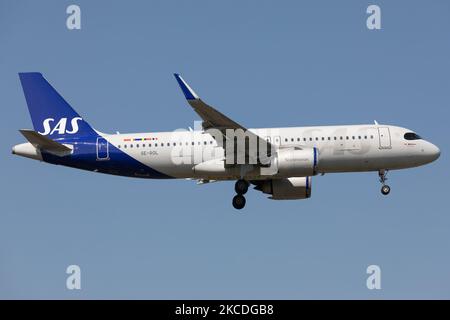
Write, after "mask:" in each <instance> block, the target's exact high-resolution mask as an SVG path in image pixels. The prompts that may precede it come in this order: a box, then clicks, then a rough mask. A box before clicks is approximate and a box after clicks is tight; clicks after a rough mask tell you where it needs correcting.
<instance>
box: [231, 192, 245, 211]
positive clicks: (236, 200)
mask: <svg viewBox="0 0 450 320" xmlns="http://www.w3.org/2000/svg"><path fill="white" fill-rule="evenodd" d="M233 207H234V208H235V209H242V208H243V207H245V197H244V196H243V195H241V194H237V195H235V196H234V197H233Z"/></svg>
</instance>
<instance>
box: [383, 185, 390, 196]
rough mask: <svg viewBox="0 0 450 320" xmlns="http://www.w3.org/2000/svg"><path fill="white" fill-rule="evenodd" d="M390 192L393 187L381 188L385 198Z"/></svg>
mask: <svg viewBox="0 0 450 320" xmlns="http://www.w3.org/2000/svg"><path fill="white" fill-rule="evenodd" d="M389 192H391V187H389V186H388V185H384V186H382V187H381V193H382V194H384V195H385V196H386V195H388V194H389Z"/></svg>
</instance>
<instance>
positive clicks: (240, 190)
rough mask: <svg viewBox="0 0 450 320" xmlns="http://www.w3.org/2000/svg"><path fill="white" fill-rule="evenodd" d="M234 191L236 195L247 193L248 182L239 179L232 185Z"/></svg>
mask: <svg viewBox="0 0 450 320" xmlns="http://www.w3.org/2000/svg"><path fill="white" fill-rule="evenodd" d="M234 191H236V193H237V194H246V193H247V191H248V182H247V181H245V180H244V179H239V180H238V181H236V184H235V185H234Z"/></svg>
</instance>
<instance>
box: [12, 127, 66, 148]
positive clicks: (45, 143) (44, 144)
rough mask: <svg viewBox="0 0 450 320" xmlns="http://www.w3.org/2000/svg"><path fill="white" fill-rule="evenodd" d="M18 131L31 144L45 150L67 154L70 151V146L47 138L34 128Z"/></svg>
mask: <svg viewBox="0 0 450 320" xmlns="http://www.w3.org/2000/svg"><path fill="white" fill-rule="evenodd" d="M19 131H20V133H21V134H22V135H23V136H24V137H25V138H26V139H27V140H28V141H29V142H30V143H31V144H32V145H33V146H35V147H36V148H39V149H41V150H46V151H49V152H51V153H56V154H59V153H62V154H68V153H71V152H72V148H70V147H68V146H66V145H64V144H61V143H59V142H56V141H54V140H52V139H50V138H47V137H46V136H43V135H42V134H40V133H39V132H36V131H34V130H29V129H22V130H19Z"/></svg>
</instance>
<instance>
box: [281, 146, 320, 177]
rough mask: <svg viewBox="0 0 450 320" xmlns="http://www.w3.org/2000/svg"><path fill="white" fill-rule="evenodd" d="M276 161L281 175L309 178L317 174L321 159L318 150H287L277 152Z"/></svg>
mask: <svg viewBox="0 0 450 320" xmlns="http://www.w3.org/2000/svg"><path fill="white" fill-rule="evenodd" d="M275 161H276V165H277V168H278V174H279V175H281V176H285V177H307V176H313V175H316V174H317V172H316V168H317V165H318V163H319V157H318V152H317V149H316V148H304V149H300V148H287V149H279V150H278V151H277V156H276V158H275Z"/></svg>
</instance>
